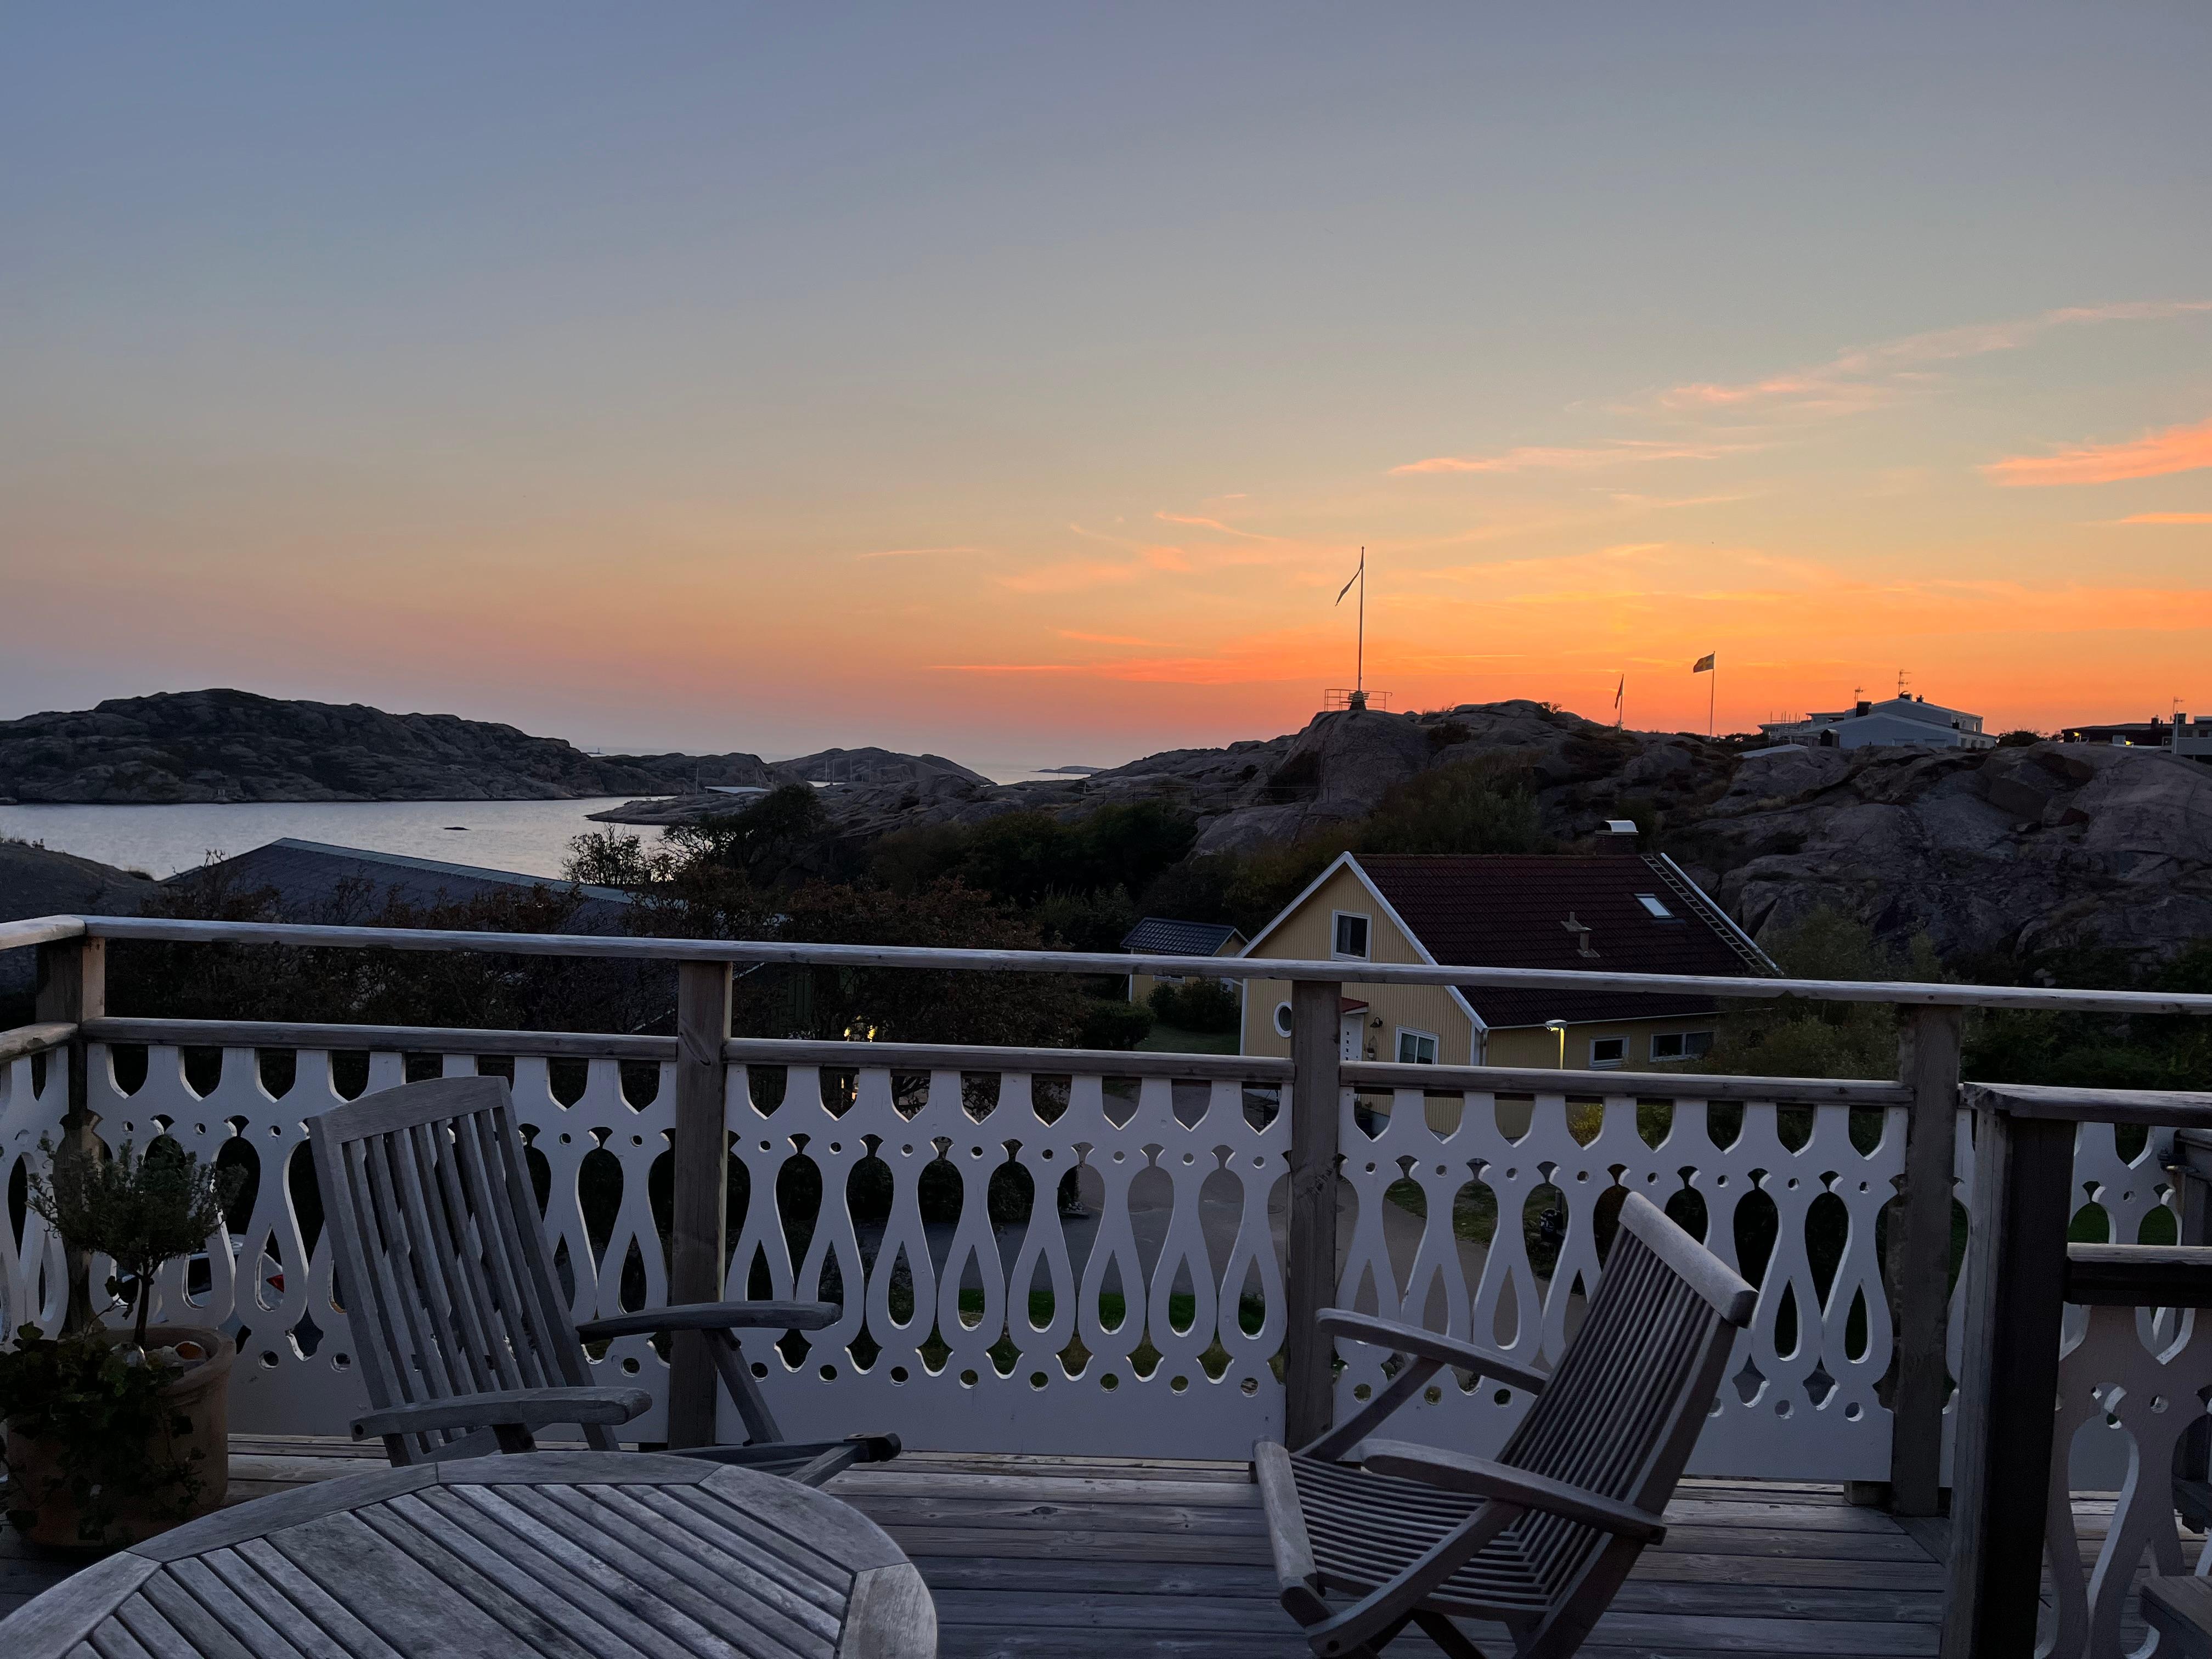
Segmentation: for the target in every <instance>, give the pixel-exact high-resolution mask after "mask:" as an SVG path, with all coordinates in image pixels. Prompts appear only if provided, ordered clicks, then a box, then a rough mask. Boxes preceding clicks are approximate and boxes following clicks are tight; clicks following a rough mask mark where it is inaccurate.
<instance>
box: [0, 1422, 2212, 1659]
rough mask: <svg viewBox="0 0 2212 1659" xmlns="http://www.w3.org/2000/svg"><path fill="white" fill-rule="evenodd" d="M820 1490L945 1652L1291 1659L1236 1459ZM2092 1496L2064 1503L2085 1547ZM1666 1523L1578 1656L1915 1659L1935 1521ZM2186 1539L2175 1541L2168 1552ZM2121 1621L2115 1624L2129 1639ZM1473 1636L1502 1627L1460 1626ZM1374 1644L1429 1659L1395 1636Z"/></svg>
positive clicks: (309, 1443) (32, 1591)
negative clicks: (845, 1514) (907, 1574)
mask: <svg viewBox="0 0 2212 1659" xmlns="http://www.w3.org/2000/svg"><path fill="white" fill-rule="evenodd" d="M383 1461H384V1460H383V1457H382V1454H381V1449H380V1447H377V1446H373V1445H372V1446H357V1445H354V1444H352V1443H348V1442H344V1441H335V1440H321V1439H302V1438H298V1437H280V1436H252V1437H248V1436H238V1437H234V1439H233V1442H232V1459H231V1488H230V1490H231V1498H232V1501H234V1502H242V1501H245V1500H246V1499H249V1498H257V1497H261V1496H264V1495H266V1494H269V1493H272V1492H283V1491H288V1490H290V1489H293V1488H295V1487H296V1486H301V1485H303V1484H307V1483H310V1482H313V1481H316V1480H331V1479H334V1478H336V1477H338V1476H341V1475H345V1474H362V1473H365V1472H367V1471H368V1470H371V1469H374V1468H380V1467H381V1466H382V1464H383ZM830 1490H831V1491H832V1492H836V1493H837V1494H838V1495H839V1496H841V1497H843V1498H846V1499H848V1501H850V1502H851V1503H852V1504H854V1506H855V1507H857V1508H859V1509H860V1510H863V1511H864V1512H866V1514H868V1515H870V1516H872V1517H873V1518H874V1519H875V1520H876V1521H877V1522H878V1523H879V1524H881V1525H882V1526H883V1527H884V1528H885V1529H886V1530H887V1531H888V1532H890V1534H891V1535H892V1537H894V1538H895V1539H896V1540H897V1541H898V1542H899V1544H900V1545H901V1547H903V1548H904V1549H905V1550H906V1551H907V1553H908V1554H909V1555H910V1556H912V1557H913V1559H914V1560H915V1565H917V1566H918V1567H919V1568H920V1569H921V1574H922V1577H923V1578H924V1579H925V1580H926V1581H927V1583H928V1584H929V1586H930V1589H931V1593H932V1595H934V1597H935V1598H936V1601H937V1607H938V1617H939V1627H940V1630H941V1632H942V1640H941V1644H940V1651H941V1652H942V1654H943V1655H944V1656H945V1659H1041V1656H1046V1655H1051V1656H1057V1659H1108V1656H1111V1659H1182V1656H1191V1659H1197V1656H1206V1659H1308V1655H1309V1650H1308V1649H1307V1647H1306V1645H1305V1643H1304V1640H1303V1639H1302V1638H1301V1637H1300V1636H1299V1634H1298V1632H1297V1629H1296V1627H1295V1626H1292V1624H1291V1621H1290V1620H1289V1618H1288V1616H1287V1615H1285V1613H1283V1612H1282V1610H1281V1609H1280V1608H1279V1607H1278V1606H1277V1605H1276V1602H1275V1587H1274V1580H1273V1569H1272V1567H1271V1566H1270V1565H1269V1560H1268V1552H1267V1534H1266V1528H1265V1524H1264V1519H1263V1516H1262V1515H1261V1510H1260V1501H1259V1493H1258V1491H1257V1490H1256V1488H1255V1487H1254V1486H1252V1484H1251V1481H1250V1478H1249V1470H1248V1468H1247V1466H1245V1465H1244V1464H1242V1463H1232V1462H1193V1461H1190V1460H1187V1459H1170V1458H1159V1459H1146V1460H1129V1459H1118V1458H1111V1457H1095V1456H1074V1455H1071V1456H1048V1455H1018V1456H1017V1455H1009V1456H1000V1455H989V1454H982V1453H969V1452H926V1451H923V1452H908V1453H905V1454H903V1455H901V1456H900V1457H899V1458H898V1460H897V1461H896V1462H893V1463H890V1464H886V1465H882V1466H875V1467H866V1468H857V1469H854V1470H851V1471H849V1472H848V1473H847V1474H843V1475H841V1476H839V1477H838V1479H837V1480H836V1481H834V1482H833V1483H832V1484H831V1486H830ZM2111 1512H2112V1502H2111V1498H2110V1497H2109V1495H2102V1496H2100V1495H2095V1494H2092V1495H2087V1496H2085V1497H2084V1498H2083V1499H2082V1500H2081V1502H2080V1503H2079V1504H2077V1505H2076V1525H2077V1527H2078V1528H2079V1529H2080V1533H2081V1541H2082V1547H2083V1551H2084V1553H2085V1556H2087V1555H2090V1554H2093V1553H2094V1550H2095V1548H2096V1547H2097V1544H2098V1543H2099V1542H2100V1541H2101V1540H2102V1538H2103V1534H2104V1533H2105V1530H2106V1528H2107V1527H2108V1526H2109V1525H2110V1522H2111ZM1667 1519H1668V1535H1667V1538H1666V1541H1665V1542H1664V1543H1662V1545H1660V1546H1658V1547H1656V1548H1653V1549H1650V1550H1647V1551H1646V1552H1645V1553H1644V1556H1643V1558H1642V1559H1641V1560H1640V1561H1639V1562H1638V1566H1637V1570H1636V1571H1635V1573H1634V1575H1633V1576H1632V1577H1631V1578H1630V1580H1629V1582H1628V1583H1627V1584H1626V1586H1625V1587H1624V1588H1623V1589H1622V1592H1621V1594H1620V1597H1619V1598H1618V1599H1617V1600H1616V1601H1615V1603H1614V1605H1613V1607H1612V1609H1611V1610H1610V1611H1609V1612H1608V1613H1607V1615H1606V1617H1605V1618H1604V1620H1601V1623H1600V1624H1599V1626H1598V1628H1597V1631H1596V1632H1595V1636H1594V1637H1593V1638H1592V1641H1591V1643H1590V1644H1589V1646H1588V1647H1586V1648H1585V1649H1583V1653H1584V1655H1585V1656H1586V1659H1704V1656H1713V1659H1720V1656H1727V1659H1805V1656H1808V1655H1820V1656H1823V1659H1920V1656H1925V1655H1932V1654H1934V1653H1935V1652H1936V1636H1937V1632H1938V1629H1939V1626H1940V1621H1941V1619H1942V1601H1943V1568H1942V1550H1943V1548H1944V1547H1945V1545H1946V1542H1947V1534H1948V1527H1947V1524H1946V1523H1944V1522H1899V1521H1897V1520H1895V1519H1893V1517H1891V1516H1887V1515H1886V1514H1883V1513H1881V1511H1879V1510H1869V1509H1863V1508H1858V1507H1855V1506H1854V1505H1852V1504H1850V1503H1849V1502H1848V1501H1847V1500H1846V1499H1845V1498H1844V1494H1843V1492H1842V1489H1841V1488H1840V1487H1837V1486H1820V1485H1816V1484H1814V1483H1809V1482H1804V1481H1754V1480H1686V1481H1684V1482H1683V1483H1682V1486H1681V1488H1680V1491H1679V1492H1677V1494H1676V1496H1675V1499H1674V1503H1673V1504H1670V1505H1669V1506H1668V1515H1667ZM2197 1547H2198V1544H2197V1541H2196V1540H2194V1539H2191V1541H2190V1542H2189V1544H2188V1546H2187V1548H2188V1549H2189V1550H2190V1551H2191V1553H2192V1559H2193V1552H2194V1551H2195V1550H2196V1549H2197ZM80 1565H83V1563H82V1559H79V1558H74V1557H67V1556H57V1555H52V1554H48V1553H42V1552H38V1551H34V1550H31V1549H29V1548H28V1547H26V1546H24V1545H22V1544H21V1542H20V1541H18V1540H16V1539H15V1538H14V1537H13V1536H12V1535H8V1536H5V1537H0V1613H5V1612H7V1611H9V1610H11V1609H12V1608H13V1607H16V1606H18V1605H20V1604H21V1602H23V1601H27V1600H28V1599H29V1598H30V1597H31V1596H32V1595H36V1594H38V1593H39V1592H40V1591H41V1590H43V1589H46V1588H48V1587H49V1586H50V1585H52V1584H53V1583H59V1582H60V1581H61V1580H62V1579H63V1578H64V1577H67V1576H68V1575H69V1574H70V1572H72V1571H75V1570H76V1568H77V1567H78V1566H80ZM2139 1630H2140V1626H2139V1625H2137V1624H2136V1622H2135V1621H2134V1620H2130V1636H2131V1637H2133V1636H2135V1635H2136V1633H2137V1632H2139ZM1469 1633H1470V1634H1471V1635H1473V1636H1474V1638H1475V1639H1476V1640H1477V1641H1478V1642H1480V1643H1482V1644H1483V1645H1484V1646H1485V1648H1486V1650H1488V1651H1491V1652H1493V1653H1499V1654H1503V1653H1507V1652H1510V1650H1511V1649H1510V1644H1509V1643H1505V1642H1504V1641H1503V1638H1504V1632H1503V1631H1500V1630H1496V1629H1485V1628H1483V1627H1481V1626H1471V1627H1470V1632H1469ZM1390 1652H1391V1654H1392V1656H1393V1659H1435V1656H1436V1655H1437V1649H1436V1648H1435V1646H1434V1645H1433V1644H1431V1643H1430V1642H1429V1641H1428V1640H1427V1639H1426V1638H1423V1637H1420V1636H1419V1635H1417V1634H1413V1633H1408V1634H1407V1636H1405V1637H1402V1638H1400V1639H1399V1641H1397V1642H1396V1643H1395V1644H1392V1647H1391V1649H1390Z"/></svg>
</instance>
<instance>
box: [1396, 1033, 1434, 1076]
mask: <svg viewBox="0 0 2212 1659" xmlns="http://www.w3.org/2000/svg"><path fill="white" fill-rule="evenodd" d="M1398 1063H1399V1064H1400V1065H1401V1066H1433V1065H1435V1064H1436V1063H1437V1035H1436V1033H1435V1032H1434V1031H1409V1030H1407V1029H1406V1028H1405V1027H1404V1026H1402V1025H1401V1026H1400V1027H1399V1028H1398Z"/></svg>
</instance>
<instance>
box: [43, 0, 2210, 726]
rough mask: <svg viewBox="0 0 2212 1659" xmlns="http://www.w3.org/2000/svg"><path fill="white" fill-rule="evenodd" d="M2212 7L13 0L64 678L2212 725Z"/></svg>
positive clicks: (645, 698) (1005, 718)
mask: <svg viewBox="0 0 2212 1659" xmlns="http://www.w3.org/2000/svg"><path fill="white" fill-rule="evenodd" d="M2208 86H2212V10H2208V9H2206V8H2204V7H2202V6H2199V5H2196V4H2186V3H2170V4H2140V5H2128V6H2124V7H2080V6H2069V7H2064V8H2048V9H2047V8H2043V7H2039V6H2031V5H2006V6H2002V7H2000V6H1974V7H1966V6H1926V7H1905V6H1896V7H1875V6H1869V5H1854V6H1844V7H1822V8H1813V7H1803V6H1790V7H1771V6H1754V5H1748V4H1746V5H1730V6H1715V5H1688V4H1670V5H1667V6H1657V7H1655V6H1647V5H1633V6H1630V5H1622V6H1588V7H1575V8H1536V7H1517V8H1507V7H1497V8H1470V7H1465V6H1450V7H1441V6H1440V7H1413V6H1379V7H1378V6H1363V7H1334V8H1322V7H1291V6H1283V5H1267V6H1253V7H1231V6H1226V5H1223V6H1209V7H1200V8H1194V7H1190V6H1187V5H1184V6H1163V7H1157V8H1147V7H1138V6H1115V7H1101V8H1096V9H1076V8H1067V7H1059V6H1036V5H1023V6H1011V5H1010V6H1006V7H1000V8H993V7H981V6H958V7H954V8H950V9H928V8H916V7H897V8H882V9H872V8H828V7H811V6H810V7H784V8H773V9H771V8H757V7H746V6H740V5H736V4H726V3H725V4H713V5H698V6H687V5H675V4H653V5H647V6H639V7H623V8H599V9H583V8H545V7H540V6H514V7H507V8H501V7H495V6H490V5H472V6H470V7H467V8H463V9H456V8H449V7H442V6H422V7H417V8H409V7H404V6H396V5H395V6H380V7H377V8H374V9H365V10H362V11H361V12H359V13H357V14H354V15H347V14H344V13H342V12H341V11H340V9H337V8H303V9H281V8H276V7H255V8H246V7H243V6H233V5H215V6H209V7H193V8H185V7H175V6H167V7H160V8H147V9H134V8H130V7H122V6H116V7H107V6H101V7H61V6H49V7H44V8H37V9H33V8H28V7H14V8H9V9H7V10H6V11H5V12H4V13H0V635H4V637H0V717H12V716H15V715H19V714H27V713H30V712H33V711H35V710H38V709H42V708H80V707H86V706H88V705H89V704H90V703H92V702H95V701H97V700H98V699H100V698H101V697H105V696H120V695H129V694H135V693H140V692H147V691H154V690H182V689H187V688H191V687H197V686H203V685H210V684H228V685H236V686H242V687H245V688H247V689H250V690H258V691H263V692H267V693H270V694H272V695H276V696H311V697H318V698H325V699H330V700H336V701H356V700H357V701H362V702H372V703H375V704H378V705H380V706H381V707H385V708H393V709H403V710H404V709H417V708H420V709H435V710H442V711H449V712H453V713H458V714H468V715H472V716H476V717H478V718H484V719H495V720H510V721H513V722H514V723H516V724H518V725H520V726H525V727H526V728H528V729H530V730H533V731H538V732H550V733H555V734H558V735H562V736H567V737H570V738H574V739H576V740H577V741H579V742H583V743H587V744H596V745H604V746H608V747H632V746H650V747H653V748H685V749H699V750H705V749H714V750H720V749H748V750H758V751H760V752H763V753H766V754H769V755H788V754H793V753H797V752H799V751H802V750H808V749H812V748H816V747H819V746H822V745H823V744H833V743H836V744H867V743H878V744H886V745H889V746H892V747H897V748H904V749H931V750H938V751H939V752H942V753H945V754H950V755H952V756H954V757H957V758H962V759H966V760H969V761H971V763H978V764H985V765H991V766H997V767H1000V768H1006V767H1009V766H1015V765H1022V764H1038V765H1044V764H1053V763H1062V762H1091V763H1114V762H1119V761H1122V760H1127V759H1129V758H1131V757H1134V756H1136V755H1139V754H1141V753H1144V752H1146V751H1148V750H1156V749H1160V748H1164V747H1169V746H1173V745H1179V744H1199V743H1206V744H1212V743H1219V742H1224V741H1227V740H1230V739H1231V738H1242V737H1265V736H1270V735H1273V734H1274V733H1275V732H1281V731H1285V730H1291V729H1294V728H1295V727H1297V726H1300V725H1302V724H1303V723H1304V721H1305V720H1306V719H1307V718H1308V717H1309V716H1310V714H1311V713H1312V711H1313V710H1314V709H1315V708H1317V707H1318V706H1319V700H1320V695H1321V692H1322V689H1323V688H1324V687H1328V686H1335V685H1343V684H1349V683H1350V680H1351V675H1352V603H1351V601H1349V600H1347V601H1346V603H1345V604H1344V605H1343V606H1342V607H1341V608H1334V607H1333V606H1332V604H1331V601H1332V599H1333V598H1334V594H1335V592H1336V591H1337V589H1338V588H1339V586H1341V584H1342V583H1343V581H1344V580H1345V579H1346V576H1348V575H1349V574H1351V572H1352V568H1353V565H1354V563H1355V562H1356V560H1357V558H1358V549H1359V547H1360V546H1361V545H1363V544H1364V546H1365V547H1366V548H1367V550H1368V558H1369V568H1370V577H1371V581H1372V587H1371V592H1370V601H1369V608H1368V643H1367V665H1368V683H1369V684H1370V686H1373V687H1375V688H1376V689H1378V690H1382V691H1383V692H1385V693H1388V694H1389V696H1390V697H1391V699H1392V703H1393V706H1394V707H1400V708H1409V707H1410V708H1431V707H1436V706H1438V705H1441V704H1447V703H1455V702H1474V701H1486V700H1491V699H1495V698H1500V697H1506V696H1529V697H1538V698H1544V699H1548V700H1551V701H1553V702H1559V703H1560V704H1563V705H1565V707H1568V708H1574V709H1577V710H1578V711H1580V712H1582V713H1584V714H1589V715H1591V716H1593V717H1595V718H1602V719H1608V720H1609V719H1610V718H1611V717H1612V703H1613V689H1614V685H1615V683H1616V680H1617V679H1618V678H1619V677H1620V676H1621V675H1622V674H1624V673H1625V674H1626V680H1627V715H1628V720H1629V722H1630V723H1631V724H1632V725H1636V726H1650V727H1661V728H1672V727H1678V726H1694V727H1696V728H1698V729H1702V728H1703V726H1704V725H1705V694H1706V684H1705V680H1704V678H1702V677H1698V678H1692V675H1691V674H1690V673H1689V671H1688V670H1689V665H1690V663H1691V661H1692V659H1693V658H1695V657H1697V656H1699V655H1700V654H1702V653H1706V652H1715V653H1717V655H1718V659H1719V664H1720V675H1719V678H1718V682H1717V693H1718V712H1719V719H1720V722H1721V724H1722V726H1723V728H1724V729H1725V728H1729V727H1734V728H1737V729H1741V728H1743V727H1747V726H1749V725H1751V724H1752V723H1753V722H1755V721H1757V720H1763V719H1771V718H1774V717H1776V716H1777V715H1778V714H1783V713H1785V712H1797V711H1802V710H1804V709H1807V708H1832V707H1835V706H1837V705H1838V704H1839V703H1841V702H1846V701H1848V700H1849V698H1850V695H1851V693H1852V690H1853V689H1854V687H1864V688H1865V689H1866V690H1867V691H1868V692H1869V694H1871V695H1881V694H1885V693H1887V691H1889V690H1893V688H1894V686H1895V684H1896V683H1897V676H1898V673H1899V671H1900V670H1903V671H1905V672H1907V673H1908V674H1909V675H1910V676H1911V686H1912V688H1913V689H1914V690H1917V691H1920V692H1923V693H1924V694H1926V695H1927V696H1929V698H1930V700H1931V701H1939V702H1948V703H1952V704H1954V705H1957V706H1962V707H1965V708H1970V709H1974V710H1977V711H1979V712H1982V713H1984V714H1986V715H1987V716H1988V718H1989V719H1990V722H1991V724H1992V726H1993V728H1997V729H2002V728H2004V727H2009V726H2037V727H2046V728H2047V727H2050V726H2056V725H2057V724H2058V723H2060V722H2062V721H2067V720H2080V719H2087V718H2133V719H2141V718H2144V717H2147V716H2148V715H2149V714H2154V713H2157V714H2164V713H2165V712H2166V710H2167V708H2169V706H2170V703H2171V701H2172V699H2173V698H2175V697H2179V698H2181V699H2182V700H2183V704H2184V706H2185V707H2187V708H2197V709H2202V710H2203V711H2204V712H2212V94H2208V92H2207V88H2208Z"/></svg>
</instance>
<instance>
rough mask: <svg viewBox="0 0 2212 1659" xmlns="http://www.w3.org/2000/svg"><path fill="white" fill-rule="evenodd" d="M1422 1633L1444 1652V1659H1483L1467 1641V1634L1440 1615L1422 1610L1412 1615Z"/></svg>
mask: <svg viewBox="0 0 2212 1659" xmlns="http://www.w3.org/2000/svg"><path fill="white" fill-rule="evenodd" d="M1413 1622H1414V1623H1415V1624H1417V1625H1419V1626H1420V1627H1421V1631H1422V1633H1423V1634H1424V1635H1425V1636H1426V1637H1427V1638H1429V1640H1431V1642H1434V1643H1435V1644H1437V1646H1438V1647H1439V1648H1442V1649H1443V1651H1444V1655H1445V1659H1483V1652H1482V1650H1481V1649H1480V1648H1479V1647H1477V1646H1475V1644H1474V1643H1472V1642H1470V1641H1468V1639H1467V1632H1464V1631H1462V1629H1461V1628H1460V1627H1459V1626H1457V1625H1455V1624H1454V1623H1452V1621H1451V1620H1449V1619H1447V1618H1446V1617H1445V1616H1444V1615H1443V1613H1431V1612H1428V1611H1426V1610H1425V1609H1424V1610H1423V1611H1421V1612H1419V1613H1415V1614H1414V1615H1413Z"/></svg>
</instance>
